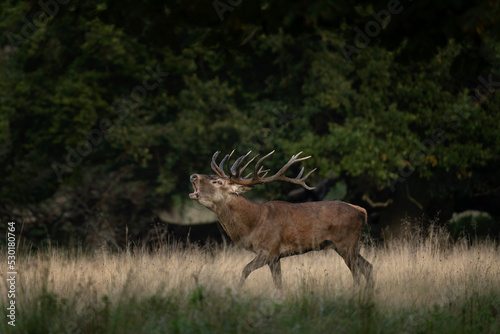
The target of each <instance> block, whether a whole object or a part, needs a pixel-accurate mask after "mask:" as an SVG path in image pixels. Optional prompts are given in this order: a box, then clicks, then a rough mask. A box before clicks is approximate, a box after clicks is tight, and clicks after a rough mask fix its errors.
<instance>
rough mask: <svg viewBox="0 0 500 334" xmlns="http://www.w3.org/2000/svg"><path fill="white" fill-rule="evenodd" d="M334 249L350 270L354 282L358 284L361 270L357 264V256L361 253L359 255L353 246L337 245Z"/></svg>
mask: <svg viewBox="0 0 500 334" xmlns="http://www.w3.org/2000/svg"><path fill="white" fill-rule="evenodd" d="M335 250H336V251H337V253H338V254H339V255H340V256H341V257H342V258H343V259H344V262H345V264H346V265H347V267H348V268H349V270H350V271H351V274H352V278H353V280H354V284H355V285H356V286H358V285H359V284H360V273H362V272H363V271H362V270H361V269H360V266H359V263H360V261H359V257H358V256H361V255H359V253H358V252H357V251H356V249H355V248H344V247H339V248H335Z"/></svg>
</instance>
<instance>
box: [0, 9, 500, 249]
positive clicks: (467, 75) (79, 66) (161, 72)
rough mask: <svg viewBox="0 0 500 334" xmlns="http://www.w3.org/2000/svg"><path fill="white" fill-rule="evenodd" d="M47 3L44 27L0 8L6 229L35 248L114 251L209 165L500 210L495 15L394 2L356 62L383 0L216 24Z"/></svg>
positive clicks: (356, 194)
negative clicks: (102, 234)
mask: <svg viewBox="0 0 500 334" xmlns="http://www.w3.org/2000/svg"><path fill="white" fill-rule="evenodd" d="M221 2H223V3H226V4H227V2H225V0H221ZM42 3H44V4H45V3H51V4H52V5H51V6H52V7H50V8H51V9H50V11H51V12H50V13H49V14H48V15H46V17H47V19H46V20H42V19H41V17H39V16H37V15H39V12H40V11H44V10H45V11H46V12H47V10H46V9H44V8H42V7H40V4H39V3H38V2H37V1H4V2H3V3H2V5H0V11H1V14H0V17H1V19H0V31H2V39H1V40H0V47H1V48H0V73H1V80H0V91H1V93H0V175H1V180H0V182H1V183H0V216H1V217H2V219H1V220H2V221H6V220H7V219H18V220H25V221H26V223H27V224H26V233H27V234H26V235H27V236H29V239H30V240H32V241H35V242H39V241H42V240H44V239H57V240H60V241H61V242H62V243H64V244H75V243H80V242H83V240H84V239H85V238H86V237H87V236H88V235H89V234H91V231H92V229H94V230H99V229H101V228H102V224H103V222H105V224H106V228H107V229H108V230H109V231H111V232H112V233H115V234H117V233H119V234H120V235H124V233H123V230H124V228H125V225H127V226H130V227H131V228H132V229H133V228H134V227H136V226H139V225H140V221H141V220H147V219H149V218H150V217H151V216H152V212H154V211H158V210H160V209H163V208H168V207H170V206H173V205H179V204H181V203H182V202H183V201H185V200H187V194H188V192H189V191H190V184H189V182H188V177H189V175H190V174H191V173H194V172H201V173H208V172H210V168H209V161H210V158H211V156H212V154H213V153H214V152H215V151H216V150H221V151H222V152H230V150H232V149H236V150H237V152H238V153H246V152H247V150H249V149H252V150H254V151H255V152H259V153H267V152H269V151H271V150H273V149H276V150H277V152H276V154H275V155H274V156H273V158H272V159H270V160H269V162H268V164H267V165H266V167H270V168H272V169H276V168H279V166H280V165H282V164H283V162H284V161H285V160H287V159H288V158H289V157H290V156H291V155H292V154H294V153H296V152H298V151H304V152H305V154H307V155H312V156H313V158H312V159H311V160H309V161H307V163H305V165H307V166H308V167H311V168H312V167H313V166H317V167H319V169H318V171H317V172H316V173H315V174H314V176H313V177H312V179H313V182H312V183H314V181H320V180H322V179H325V178H332V177H333V176H335V177H336V178H338V179H339V180H340V182H342V184H345V185H346V194H345V199H346V200H353V199H357V202H359V199H360V198H361V197H362V195H364V194H371V195H372V196H374V197H376V198H380V199H381V200H383V201H385V200H388V199H391V198H392V197H394V196H395V193H394V191H395V190H396V189H397V188H398V187H400V186H401V185H402V183H401V182H402V181H405V182H406V183H405V184H408V183H409V181H407V180H408V179H409V178H411V179H414V180H416V182H421V183H424V184H425V186H426V189H427V196H430V197H439V198H447V199H453V198H467V197H472V196H474V195H476V196H497V198H498V189H499V185H500V175H499V174H498V168H497V166H498V165H499V164H500V161H499V157H500V142H499V140H500V139H499V138H500V136H498V131H499V130H500V129H499V123H498V118H497V115H498V111H499V110H498V106H499V105H500V103H499V102H500V101H499V94H498V92H497V90H498V88H499V86H500V83H499V81H500V80H499V79H498V78H499V68H500V58H499V54H500V44H499V41H498V36H500V33H499V31H498V17H500V16H499V15H498V14H499V5H498V3H497V2H491V1H484V0H478V1H473V2H463V1H462V2H460V1H459V2H456V1H446V2H440V3H434V2H430V1H401V4H400V5H401V6H402V7H401V8H402V11H401V12H400V13H398V14H394V15H392V17H391V21H390V22H388V24H387V27H386V29H383V30H381V31H380V32H379V33H378V34H377V36H374V37H371V38H370V43H369V45H368V46H366V47H361V46H360V45H357V47H358V48H359V52H357V53H356V55H355V56H353V57H352V59H350V61H348V60H347V59H346V57H345V54H344V52H343V51H342V49H343V47H344V46H345V45H346V43H347V44H351V45H354V44H355V43H354V40H355V38H356V30H355V28H359V29H361V30H362V31H364V30H365V27H366V24H367V23H369V22H371V21H374V20H375V19H374V17H373V14H371V13H372V11H373V12H375V13H379V12H380V11H381V10H386V9H387V6H388V1H361V2H358V3H357V5H356V6H353V5H351V4H347V3H342V2H338V3H335V2H333V3H332V2H331V1H316V2H313V3H311V2H309V1H303V0H300V1H286V2H285V1H275V2H261V1H242V2H241V3H240V4H239V5H237V6H232V7H231V8H232V10H229V11H226V12H224V15H223V19H222V21H221V18H220V17H219V15H218V14H217V12H216V10H215V9H214V7H213V4H212V2H210V1H197V0H195V1H189V2H184V1H167V2H162V1H145V2H137V1H120V2H116V1H111V0H92V1H84V2H81V1H68V3H66V4H59V3H57V2H56V1H55V0H54V1H52V2H51V1H48V0H47V1H46V2H43V1H42ZM54 4H55V5H54ZM54 6H55V7H54ZM37 13H38V14H37ZM48 16H50V18H48ZM37 17H38V19H39V21H40V22H38V21H37V19H36V18H37ZM35 24H36V25H35ZM167 72H168V73H167ZM477 87H479V89H477ZM478 98H479V99H478ZM421 152H423V153H421ZM402 171H403V172H402ZM291 172H292V171H291ZM292 189H293V187H292V186H290V185H288V184H272V185H269V186H266V188H265V193H264V191H263V190H262V189H260V190H259V189H256V191H255V192H254V194H255V196H260V197H265V198H266V199H272V198H286V194H287V192H288V191H289V190H292ZM391 190H392V191H391ZM259 191H260V193H259ZM363 204H366V203H363ZM89 222H94V223H89ZM89 226H90V227H89ZM111 232H110V233H111ZM115 239H117V238H115ZM119 246H123V244H120V245H119Z"/></svg>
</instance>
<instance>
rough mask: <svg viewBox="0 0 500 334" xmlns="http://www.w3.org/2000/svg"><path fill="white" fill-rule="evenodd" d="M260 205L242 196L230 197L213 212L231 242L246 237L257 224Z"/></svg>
mask: <svg viewBox="0 0 500 334" xmlns="http://www.w3.org/2000/svg"><path fill="white" fill-rule="evenodd" d="M260 206H261V205H260V204H258V203H255V202H253V201H251V200H249V199H247V198H245V197H243V196H242V195H236V194H235V195H232V196H231V197H230V198H229V199H228V200H226V201H224V202H223V203H222V204H221V205H220V206H218V207H217V209H216V210H215V214H216V215H217V218H218V219H219V221H220V223H221V225H222V227H223V228H224V230H225V231H226V233H227V234H228V235H229V237H230V238H231V240H232V241H233V242H236V243H237V242H238V241H240V240H241V239H243V238H244V237H248V236H249V235H250V234H251V233H252V231H253V230H254V229H255V228H256V226H257V225H258V223H259V217H260V213H261V208H260Z"/></svg>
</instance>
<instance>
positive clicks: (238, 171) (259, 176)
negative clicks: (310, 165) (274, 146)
mask: <svg viewBox="0 0 500 334" xmlns="http://www.w3.org/2000/svg"><path fill="white" fill-rule="evenodd" d="M251 152H252V151H249V152H248V153H247V154H245V155H242V156H241V157H239V158H238V159H236V161H235V162H234V164H233V166H232V167H231V168H230V167H229V161H230V160H231V157H232V156H233V153H234V150H233V151H232V152H231V154H226V156H225V157H224V159H222V161H221V162H220V164H219V165H218V166H217V163H216V160H217V157H218V156H219V153H220V151H217V152H215V153H214V155H213V156H212V163H211V167H212V170H213V171H214V172H215V173H216V174H217V175H219V176H220V177H229V179H230V180H231V181H232V182H233V183H236V184H241V185H245V186H253V185H256V184H262V183H269V182H273V181H286V182H290V183H294V184H298V185H301V186H302V187H304V188H306V189H308V190H312V189H314V187H310V186H308V185H307V184H306V183H305V180H306V179H307V178H308V177H309V175H311V173H312V172H314V171H315V170H316V168H314V169H313V170H312V171H310V172H309V173H307V174H306V176H304V177H302V174H303V173H304V167H302V169H301V170H300V172H299V174H298V175H297V176H296V177H295V178H293V179H292V178H289V177H287V176H285V173H286V171H287V170H288V168H289V167H290V166H291V165H293V164H294V163H296V162H299V161H302V160H306V159H309V158H310V157H311V156H308V157H303V158H300V159H299V158H298V157H299V155H300V154H302V152H299V153H297V154H295V155H293V156H292V157H291V158H290V160H289V161H288V162H287V163H286V164H285V165H284V166H283V167H281V169H280V170H279V171H278V172H277V173H276V174H274V175H273V176H269V177H266V175H267V173H268V172H269V169H266V170H263V168H264V167H263V166H260V165H261V163H262V161H264V160H265V159H267V158H268V157H269V156H270V155H271V154H273V153H274V150H273V151H272V152H270V153H268V154H266V155H265V156H263V157H262V158H260V159H259V161H257V163H256V164H255V167H254V171H253V173H250V174H248V175H247V176H246V177H243V178H242V177H241V175H242V173H243V172H244V171H245V169H246V168H247V167H248V166H249V165H250V164H251V163H252V162H253V161H254V160H255V159H256V158H257V157H258V156H259V155H258V154H257V155H255V156H254V157H253V158H252V159H250V160H249V161H248V162H247V163H246V164H245V165H244V166H243V167H242V168H240V165H241V163H242V162H243V160H245V159H246V158H247V157H248V156H249V155H250V153H251ZM225 162H227V170H228V174H229V175H226V174H225V173H224V167H223V166H224V163H225ZM259 166H260V168H259ZM252 174H253V176H252V178H250V176H251V175H252Z"/></svg>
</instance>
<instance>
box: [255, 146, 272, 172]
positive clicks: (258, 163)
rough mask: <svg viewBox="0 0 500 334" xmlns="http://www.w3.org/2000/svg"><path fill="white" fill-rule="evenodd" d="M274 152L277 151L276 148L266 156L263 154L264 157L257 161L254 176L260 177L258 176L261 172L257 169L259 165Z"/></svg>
mask: <svg viewBox="0 0 500 334" xmlns="http://www.w3.org/2000/svg"><path fill="white" fill-rule="evenodd" d="M274 152H275V150H272V151H271V152H269V153H268V154H266V155H265V156H263V157H262V158H260V159H259V161H257V163H256V164H255V168H254V172H253V176H254V178H258V176H259V172H257V169H258V168H259V166H260V164H261V163H262V161H264V160H265V159H267V158H268V157H269V156H270V155H272V154H273V153H274Z"/></svg>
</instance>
